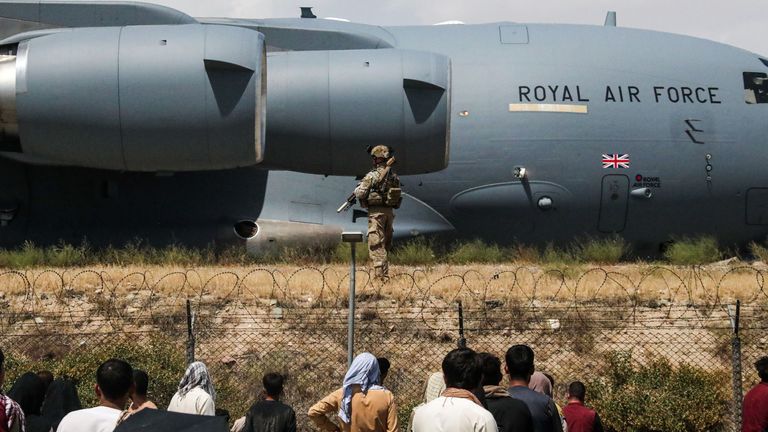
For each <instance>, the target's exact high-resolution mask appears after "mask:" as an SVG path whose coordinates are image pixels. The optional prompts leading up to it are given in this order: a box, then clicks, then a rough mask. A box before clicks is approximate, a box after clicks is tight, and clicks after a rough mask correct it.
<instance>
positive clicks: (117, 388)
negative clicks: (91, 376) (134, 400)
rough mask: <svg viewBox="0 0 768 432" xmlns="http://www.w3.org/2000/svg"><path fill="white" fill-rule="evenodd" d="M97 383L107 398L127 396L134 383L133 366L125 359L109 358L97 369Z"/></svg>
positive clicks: (114, 398)
mask: <svg viewBox="0 0 768 432" xmlns="http://www.w3.org/2000/svg"><path fill="white" fill-rule="evenodd" d="M96 383H97V384H98V385H99V388H100V389H101V393H102V394H103V395H104V396H105V397H106V398H107V399H110V400H117V399H120V398H122V397H125V396H126V395H127V394H128V391H129V390H130V389H131V385H132V384H133V368H131V365H129V364H128V362H126V361H125V360H120V359H114V358H113V359H109V360H107V361H105V362H104V363H102V364H101V366H99V368H98V369H97V370H96Z"/></svg>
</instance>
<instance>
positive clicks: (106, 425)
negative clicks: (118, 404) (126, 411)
mask: <svg viewBox="0 0 768 432" xmlns="http://www.w3.org/2000/svg"><path fill="white" fill-rule="evenodd" d="M120 414H122V411H120V410H116V409H114V408H109V407H105V406H97V407H96V408H88V409H81V410H77V411H72V412H71V413H69V414H67V415H66V416H64V418H63V419H62V420H61V423H59V428H58V429H56V432H112V431H113V430H115V427H117V420H119V419H120Z"/></svg>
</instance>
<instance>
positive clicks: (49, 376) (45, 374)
mask: <svg viewBox="0 0 768 432" xmlns="http://www.w3.org/2000/svg"><path fill="white" fill-rule="evenodd" d="M37 376H39V377H40V379H41V380H43V383H44V384H45V388H46V389H48V387H50V386H51V383H52V382H53V372H51V371H49V370H41V371H40V372H38V373H37Z"/></svg>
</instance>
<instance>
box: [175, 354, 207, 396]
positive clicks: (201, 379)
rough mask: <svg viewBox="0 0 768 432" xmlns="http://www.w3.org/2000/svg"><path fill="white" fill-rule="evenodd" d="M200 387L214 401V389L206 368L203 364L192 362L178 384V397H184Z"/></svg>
mask: <svg viewBox="0 0 768 432" xmlns="http://www.w3.org/2000/svg"><path fill="white" fill-rule="evenodd" d="M195 387H200V388H201V389H203V390H205V392H206V393H208V394H209V395H210V396H211V399H213V400H214V401H216V389H214V388H213V382H212V381H211V376H210V375H209V374H208V368H207V367H205V363H203V362H199V361H198V362H194V363H192V364H190V365H189V366H188V367H187V371H186V372H185V373H184V378H182V379H181V382H179V396H186V395H187V393H189V391H190V390H192V389H193V388H195Z"/></svg>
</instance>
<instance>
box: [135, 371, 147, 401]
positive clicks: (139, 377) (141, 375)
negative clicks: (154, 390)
mask: <svg viewBox="0 0 768 432" xmlns="http://www.w3.org/2000/svg"><path fill="white" fill-rule="evenodd" d="M133 383H134V384H136V394H137V395H139V396H146V395H147V389H148V388H149V375H147V373H146V372H144V371H143V370H139V369H134V371H133Z"/></svg>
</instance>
